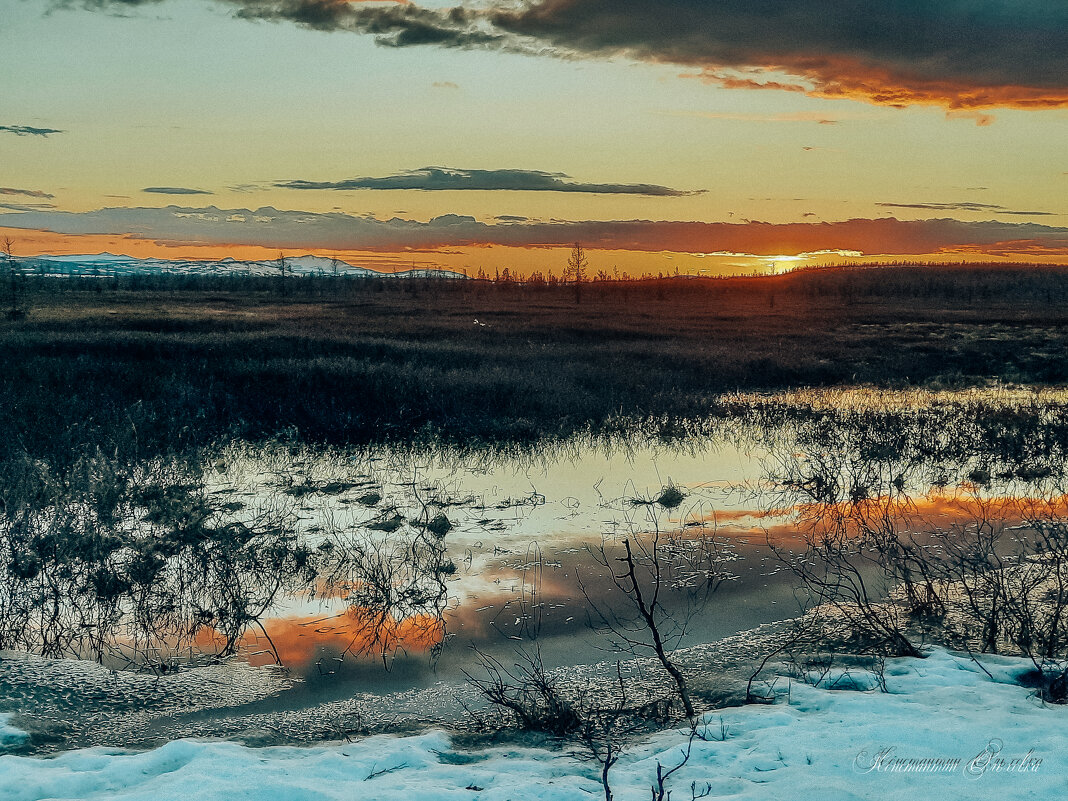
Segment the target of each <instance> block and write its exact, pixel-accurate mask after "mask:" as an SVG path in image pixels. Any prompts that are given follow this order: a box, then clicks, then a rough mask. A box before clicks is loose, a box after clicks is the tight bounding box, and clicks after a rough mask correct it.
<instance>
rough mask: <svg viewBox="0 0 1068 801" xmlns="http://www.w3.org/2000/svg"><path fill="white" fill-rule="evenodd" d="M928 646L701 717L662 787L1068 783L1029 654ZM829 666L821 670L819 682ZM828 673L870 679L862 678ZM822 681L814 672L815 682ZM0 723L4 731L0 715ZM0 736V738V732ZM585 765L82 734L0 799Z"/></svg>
mask: <svg viewBox="0 0 1068 801" xmlns="http://www.w3.org/2000/svg"><path fill="white" fill-rule="evenodd" d="M983 661H984V665H985V667H986V669H987V670H988V671H989V672H990V673H991V674H992V676H993V678H991V677H990V676H988V675H987V674H986V673H985V672H983V671H982V670H980V669H979V668H978V667H977V666H976V665H975V664H974V663H972V662H971V661H970V660H969V659H968V658H967V657H964V656H960V655H956V654H952V653H949V652H946V651H943V650H935V651H933V652H932V653H931V655H930V656H929V658H927V659H924V660H912V659H899V660H890V661H888V662H887V666H886V677H885V678H886V686H887V689H888V690H889V692H885V693H884V692H880V691H878V690H866V691H857V690H845V689H827V688H826V687H821V688H814V687H810V686H808V685H805V684H799V683H796V682H793V683H789V682H787V681H786V680H782V681H781V682H780V683H779V690H780V691H781V695H780V698H779V702H778V703H776V704H775V705H771V706H748V707H738V708H731V709H726V710H722V711H717V712H713V713H710V714H708V715H706V716H705V718H704V720H705V722H706V723H707V728H706V734H707V738H706V739H699V740H696V741H694V743H693V745H692V754H691V756H690V760H689V762H688V764H686V765H685V766H684V767H683V768H681V769H680V770H679V771H678V772H676V773H675V774H673V775H672V776H671V777H670V778H669V780H668V782H667V788H668V789H669V790H671V791H672V797H673V798H675V799H676V801H678V799H683V798H690V797H691V784H692V783H693V786H694V787H695V789H696V791H697V793H701V792H704V791H705V790H706V789H707V790H708V797H711V798H732V799H754V801H755V800H756V799H761V800H763V799H790V801H798V800H799V799H820V801H824V800H826V801H839V800H844V799H858V801H859V799H897V798H900V799H912V798H917V797H932V796H933V797H936V798H938V799H939V801H943V799H985V798H990V799H1017V798H1018V799H1025V798H1028V799H1031V798H1034V799H1047V798H1048V799H1058V798H1063V797H1065V788H1066V787H1068V725H1066V724H1068V708H1064V707H1055V706H1044V705H1043V704H1042V703H1041V702H1040V701H1038V700H1037V699H1036V698H1035V697H1034V696H1033V693H1032V692H1031V691H1030V690H1028V689H1026V688H1024V687H1021V686H1019V685H1017V684H1016V683H1015V679H1016V677H1017V676H1018V675H1019V674H1021V673H1022V672H1024V671H1025V670H1027V668H1028V667H1029V663H1027V662H1025V661H1023V660H1019V659H1010V658H1002V657H990V658H984V660H983ZM836 678H838V676H832V677H831V680H833V679H836ZM855 678H856V679H857V680H858V681H856V682H851V681H849V680H847V681H844V682H840V683H839V686H842V685H845V684H850V683H855V684H859V685H860V686H865V685H868V686H872V685H873V684H874V682H873V681H872V677H871V676H864V675H860V676H857V677H855ZM826 681H827V680H825V682H826ZM0 732H3V733H4V734H0V736H2V737H5V738H7V737H10V736H12V733H11V731H10V726H9V725H4V723H3V721H0ZM687 740H688V737H687V733H686V732H681V731H674V732H664V733H661V734H658V735H656V736H655V737H652V738H649V739H647V740H644V741H641V742H637V743H633V744H631V745H630V746H629V747H628V748H627V750H626V751H625V753H624V754H623V756H622V757H621V759H620V761H619V763H618V764H617V765H616V766H615V767H613V768H612V771H611V774H610V776H611V784H612V787H613V790H614V792H615V798H616V799H619V801H623V799H631V798H635V799H640V798H649V797H650V796H649V788H650V785H651V784H652V783H654V782H655V776H656V768H657V762H658V761H659V762H660V763H661V764H663V765H664V767H665V768H670V767H674V766H675V765H676V764H678V763H679V761H680V758H681V754H682V751H683V749H684V748H685V747H686V744H687ZM0 747H2V746H0ZM603 797H604V794H603V790H602V788H601V785H600V781H599V768H598V766H597V765H596V764H595V763H593V762H591V761H588V760H585V759H582V758H581V757H580V756H579V755H577V754H572V753H568V752H558V751H550V750H545V749H536V748H523V747H518V746H516V747H497V748H492V749H487V750H481V751H462V750H459V749H456V748H454V747H453V745H452V744H451V742H450V740H449V737H448V736H447V735H446V734H445V733H443V732H440V731H432V732H428V733H425V734H421V735H418V736H410V737H385V736H380V737H373V738H368V739H365V740H362V741H358V742H354V743H345V744H335V745H329V746H322V747H315V748H293V747H272V748H262V749H255V748H248V747H245V746H241V745H237V744H234V743H228V742H219V741H194V740H178V741H174V742H170V743H167V744H166V745H164V746H162V747H160V748H157V749H155V750H152V751H146V752H140V753H134V752H123V751H117V750H113V749H103V748H92V749H84V750H78V751H69V752H65V753H61V754H59V755H57V756H55V757H52V758H47V759H41V758H35V757H25V756H15V755H11V754H8V755H5V756H0V799H2V801H30V799H46V798H62V799H72V798H77V799H146V800H151V801H161V799H172V798H197V799H220V801H221V800H222V799H226V800H227V801H229V800H230V799H256V801H274V800H275V799H293V800H294V801H297V800H298V799H299V800H300V801H305V799H307V800H309V801H311V800H315V801H318V800H319V799H339V800H340V799H345V801H356V800H362V799H403V800H404V801H415V800H416V799H478V800H479V801H489V800H490V799H500V800H501V801H503V800H504V799H516V800H517V801H521V800H522V801H526V800H527V799H545V801H558V800H559V801H563V800H564V799H590V798H603Z"/></svg>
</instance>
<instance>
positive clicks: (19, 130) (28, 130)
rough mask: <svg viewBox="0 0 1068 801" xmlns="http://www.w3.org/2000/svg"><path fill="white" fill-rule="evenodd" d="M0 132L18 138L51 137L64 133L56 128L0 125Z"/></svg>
mask: <svg viewBox="0 0 1068 801" xmlns="http://www.w3.org/2000/svg"><path fill="white" fill-rule="evenodd" d="M0 131H5V132H6V133H13V134H15V135H16V136H51V135H52V134H57V133H63V131H60V130H57V129H56V128H34V127H32V126H30V125H0Z"/></svg>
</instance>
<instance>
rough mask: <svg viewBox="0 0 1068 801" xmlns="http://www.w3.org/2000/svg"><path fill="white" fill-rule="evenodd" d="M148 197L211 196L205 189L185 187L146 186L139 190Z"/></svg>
mask: <svg viewBox="0 0 1068 801" xmlns="http://www.w3.org/2000/svg"><path fill="white" fill-rule="evenodd" d="M141 191H142V192H147V193H148V194H150V195H211V194H214V192H208V191H207V190H206V189H189V188H188V187H185V186H146V187H145V188H144V189H142V190H141Z"/></svg>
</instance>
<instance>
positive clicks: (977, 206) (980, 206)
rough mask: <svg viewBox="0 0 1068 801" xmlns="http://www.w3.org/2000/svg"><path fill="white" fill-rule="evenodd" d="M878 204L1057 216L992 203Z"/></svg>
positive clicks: (1049, 212)
mask: <svg viewBox="0 0 1068 801" xmlns="http://www.w3.org/2000/svg"><path fill="white" fill-rule="evenodd" d="M875 205H876V206H881V207H883V208H890V209H921V210H927V211H966V212H971V213H974V214H985V213H991V214H1010V215H1015V216H1017V217H1036V216H1037V217H1056V216H1059V215H1057V214H1056V212H1052V211H1019V210H1015V209H1008V208H1005V207H1004V206H997V205H994V204H992V203H968V202H962V203H876V204H875Z"/></svg>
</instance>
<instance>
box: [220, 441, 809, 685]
mask: <svg viewBox="0 0 1068 801" xmlns="http://www.w3.org/2000/svg"><path fill="white" fill-rule="evenodd" d="M762 456H763V454H762V453H761V452H760V451H759V450H758V449H755V448H754V449H747V448H745V447H740V446H736V445H734V444H730V443H727V442H722V441H713V440H705V441H704V442H703V443H701V444H700V445H699V446H691V447H688V448H687V449H685V450H679V449H676V448H671V447H666V446H645V447H637V448H634V447H632V448H628V449H626V450H623V449H619V448H615V449H612V448H606V447H603V446H601V447H596V446H592V445H586V446H571V447H567V448H559V449H557V450H555V451H550V452H541V453H539V454H537V455H535V456H534V457H530V456H527V457H504V458H498V459H493V460H479V461H474V460H470V459H463V458H452V457H450V456H449V455H448V454H445V455H440V454H439V455H437V456H427V455H425V454H424V455H417V456H414V457H405V456H401V455H398V454H390V453H388V452H382V453H372V454H369V455H366V456H363V457H360V458H357V459H352V458H345V457H343V456H341V455H340V454H337V453H329V452H328V453H322V452H319V453H316V452H314V451H310V450H300V451H298V452H296V453H295V454H294V453H293V452H290V451H288V450H285V449H280V450H278V451H270V450H267V451H263V450H261V451H253V450H249V449H242V450H239V451H238V450H235V451H234V452H233V454H232V455H231V458H228V459H226V460H225V469H223V470H222V471H221V472H218V473H216V474H215V476H214V477H213V485H214V486H215V487H216V489H218V490H226V491H229V490H233V489H234V488H240V492H242V493H243V494H245V495H247V496H249V497H263V496H267V495H270V494H272V493H275V494H277V493H278V492H279V490H280V489H281V491H282V492H286V491H287V490H288V492H289V496H290V497H293V498H295V499H296V501H297V503H298V504H299V506H298V509H297V511H298V515H299V517H300V520H301V528H302V530H303V531H304V532H306V533H308V534H309V535H310V536H311V537H312V538H315V537H316V536H323V535H322V531H323V530H326V529H329V528H330V527H331V526H336V527H341V528H345V527H353V528H358V529H360V530H362V531H365V527H366V526H367V525H368V524H371V525H374V524H375V523H376V522H382V521H390V520H391V519H393V518H394V517H395V516H396V515H400V516H401V517H402V518H405V519H407V520H413V519H419V518H420V516H422V519H424V520H426V519H428V518H429V517H431V516H433V515H434V514H436V513H437V512H439V511H441V512H443V513H444V514H446V515H447V517H448V518H449V520H450V522H451V523H452V525H453V529H452V530H451V531H450V532H449V533H448V534H447V536H446V543H447V546H448V552H449V556H450V558H451V559H452V560H453V561H454V563H455V564H456V566H457V570H456V573H455V574H454V575H453V576H451V577H450V578H449V581H448V595H449V598H448V603H447V606H446V610H445V615H444V620H445V629H444V632H443V633H444V637H445V645H446V648H445V649H444V652H443V653H442V655H441V658H440V660H439V664H438V665H437V667H438V669H439V670H440V669H443V668H444V669H447V666H448V665H449V664H451V663H452V661H454V659H455V658H456V653H457V652H459V654H461V655H462V654H465V653H466V647H465V646H467V645H469V644H472V643H474V644H477V645H478V646H479V647H480V648H494V647H499V648H505V649H507V648H512V647H514V646H515V645H517V644H519V643H520V642H521V641H525V640H529V639H530V638H531V636H532V635H536V636H537V637H538V638H539V639H540V640H541V641H543V642H544V643H545V644H544V645H543V648H544V650H545V651H546V653H548V654H549V655H550V658H552V657H551V655H552V654H553V653H554V652H556V653H557V654H558V657H557V659H556V660H555V661H559V662H561V663H565V662H569V661H573V662H581V661H583V660H591V659H592V660H599V659H602V658H603V656H604V655H603V653H602V652H601V651H600V650H599V646H598V644H597V643H595V642H590V640H591V636H590V632H589V631H588V629H587V612H588V607H589V603H590V602H591V601H592V602H593V603H595V604H596V605H597V606H598V607H601V608H604V609H612V608H614V607H617V606H618V605H619V604H620V603H622V602H624V601H625V599H623V598H621V597H619V596H618V591H617V590H616V589H615V587H614V586H613V585H612V582H611V580H610V577H609V576H607V575H606V574H605V568H604V566H603V565H600V564H597V563H596V561H595V560H594V559H593V558H592V556H591V553H590V550H589V549H594V550H596V549H597V548H598V547H599V546H601V544H602V542H604V543H606V547H607V548H609V549H611V548H612V547H614V545H615V544H618V542H619V541H620V540H621V538H622V537H624V536H630V537H634V536H642V535H644V534H648V533H649V532H652V531H654V530H659V531H661V532H663V533H668V532H671V533H673V534H675V535H676V536H679V537H681V538H683V539H690V540H693V539H696V538H699V537H702V536H703V537H712V538H715V539H716V540H718V541H720V542H721V543H727V540H728V539H729V538H730V534H729V529H731V527H732V526H741V528H739V529H738V531H748V530H749V528H751V526H752V524H753V522H754V520H756V519H758V518H756V517H754V515H759V513H755V512H753V511H752V509H753V506H754V503H755V501H757V498H756V497H755V496H754V492H755V491H754V487H758V486H759V484H760V478H761V476H760V471H761V469H762V468H761V465H762ZM669 484H670V485H675V486H678V487H679V488H680V489H681V490H682V491H683V493H684V495H685V497H684V499H683V501H682V503H681V504H680V505H679V506H677V507H676V508H674V509H666V508H663V507H662V506H659V505H657V504H655V503H648V501H653V500H655V499H656V498H657V497H658V496H659V495H660V493H661V492H662V490H663V489H664V487H665V486H667V485H669ZM318 489H323V490H325V491H317V490H318ZM369 493H371V494H370V495H369ZM375 496H378V497H377V499H376V498H375ZM371 501H376V502H374V503H371ZM424 504H425V505H426V506H427V507H428V509H429V511H427V510H426V509H424ZM713 515H716V516H719V517H721V518H722V521H720V522H718V523H717V525H718V526H720V531H716V528H715V526H712V525H709V524H708V521H709V520H710V519H711V518H712V516H713ZM410 531H411V529H410V527H408V526H401V527H400V528H398V529H397V530H396V531H394V532H376V533H374V534H373V535H372V536H375V537H380V538H383V539H384V540H388V539H389V538H391V537H392V538H397V537H403V536H406V535H408V534H409V533H410ZM365 533H366V531H365ZM734 548H735V550H736V551H738V552H739V553H740V554H741V557H742V558H741V559H739V560H738V561H737V562H734V563H732V564H731V565H730V566H729V567H730V569H731V571H732V572H734V573H736V574H737V575H738V576H739V578H740V579H741V580H740V581H736V582H731V583H730V584H727V585H724V586H723V587H721V589H720V590H719V592H718V594H717V596H716V598H715V599H714V600H713V602H712V604H711V605H710V607H709V609H714V610H715V613H714V614H713V613H709V614H707V615H704V616H702V619H701V620H698V621H696V622H694V623H692V624H691V629H690V634H689V636H688V640H687V641H691V642H698V641H702V640H705V639H708V638H712V637H716V636H724V635H726V634H730V633H734V632H736V631H738V630H741V629H744V628H747V627H749V626H751V625H756V624H758V623H760V622H764V621H765V620H768V619H778V618H781V617H783V616H787V615H789V614H791V612H792V611H793V609H794V608H795V607H792V606H790V605H789V604H788V603H787V602H788V601H789V600H790V599H789V597H788V590H787V588H786V586H785V583H784V578H785V577H784V576H781V575H778V574H779V572H780V571H779V569H778V566H777V565H773V564H771V562H772V561H773V560H769V558H768V556H767V554H763V553H762V554H760V555H759V556H757V555H754V554H753V549H751V548H746V547H745V543H744V542H736V543H734ZM769 574H770V575H769ZM772 585H774V586H776V587H777V588H778V589H777V590H776V591H775V592H772V593H768V587H769V586H772ZM343 589H344V588H342V591H341V592H324V591H323V590H325V588H320V592H318V593H316V595H315V597H310V598H309V597H302V598H289V599H286V600H285V601H284V602H283V603H281V604H279V605H278V606H277V607H276V608H275V609H274V610H273V611H272V614H271V617H270V619H268V620H265V621H264V628H263V630H262V631H261V630H259V629H258V628H257V629H254V630H251V631H250V632H249V635H248V637H247V638H246V648H245V651H246V653H249V654H250V655H251V658H252V659H253V660H254V661H257V662H260V661H267V660H269V659H271V658H273V657H272V651H277V653H278V656H279V658H280V659H281V661H282V662H283V664H286V665H288V666H290V667H294V668H296V669H298V670H300V671H301V672H303V673H305V674H307V675H312V676H318V675H320V674H322V673H327V674H330V675H333V674H335V673H337V672H338V671H342V670H343V669H344V668H345V666H346V663H347V662H351V661H353V657H354V655H356V654H359V653H361V652H362V651H364V650H365V649H363V648H361V645H362V644H363V643H364V642H366V641H367V640H368V639H370V638H371V635H369V634H368V633H367V632H366V631H362V630H361V628H360V627H361V621H360V620H358V619H356V617H354V616H353V615H352V614H351V610H347V607H346V604H345V601H344V591H343ZM687 597H688V591H687V588H685V587H679V588H677V589H676V590H674V591H669V592H666V594H665V603H666V604H667V605H668V607H669V608H673V609H677V610H681V609H684V608H685V607H686V605H687ZM389 625H390V626H393V627H395V628H397V629H398V632H400V630H401V629H405V628H406V627H408V626H409V625H410V624H408V623H407V622H405V621H395V622H391V623H390V624H389ZM416 628H419V631H418V632H417V633H415V634H413V633H412V632H408V635H407V636H395V634H397V633H398V632H390V633H387V635H386V639H387V640H390V641H391V642H392V644H394V645H396V647H397V650H398V652H399V656H400V658H401V659H404V658H405V657H406V656H407V657H408V658H410V659H421V660H423V661H424V662H427V663H429V658H428V656H427V654H426V652H427V651H428V650H429V649H430V648H431V647H432V646H433V645H435V644H436V643H435V641H434V637H433V636H428V632H431V630H429V629H428V628H427V627H426V626H423V627H416ZM431 633H432V634H436V633H438V632H437V630H433V631H432V632H431ZM554 640H559V641H560V642H555V643H554V642H551V641H554ZM379 658H380V656H379ZM387 661H391V660H387ZM461 661H462V660H461Z"/></svg>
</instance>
